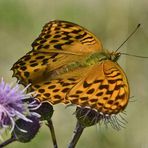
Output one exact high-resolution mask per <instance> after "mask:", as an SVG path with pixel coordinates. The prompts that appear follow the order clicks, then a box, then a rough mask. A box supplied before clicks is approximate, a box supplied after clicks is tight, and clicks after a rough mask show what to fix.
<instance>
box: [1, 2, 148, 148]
mask: <svg viewBox="0 0 148 148" xmlns="http://www.w3.org/2000/svg"><path fill="white" fill-rule="evenodd" d="M54 19H60V20H67V21H71V22H75V23H78V24H80V25H82V26H84V27H86V28H87V29H89V30H90V31H91V32H93V33H94V34H96V36H98V37H99V38H101V40H102V42H103V45H104V48H107V49H111V50H115V49H117V48H118V47H119V45H120V44H121V43H122V42H123V41H124V40H125V39H126V38H127V36H128V34H129V33H130V32H132V30H133V29H134V28H135V27H136V25H137V24H138V23H141V25H142V26H141V28H140V29H139V30H138V32H137V33H136V34H135V35H134V36H133V37H132V38H131V39H130V40H128V42H127V43H126V44H125V45H124V46H123V47H122V48H121V49H120V50H121V51H122V52H127V53H131V54H136V55H145V56H148V1H147V0H141V1H136V0H78V1H76V0H75V1H70V0H0V77H4V79H5V80H6V81H7V82H12V81H16V79H15V78H13V79H12V78H11V76H12V71H10V68H11V67H12V65H13V63H14V62H16V61H17V60H18V59H19V58H20V57H22V56H23V55H24V54H25V53H26V52H28V51H29V50H31V43H32V42H33V41H34V39H35V38H36V37H37V36H38V35H39V33H40V31H41V29H42V26H43V25H44V24H45V23H47V22H48V21H50V20H54ZM119 64H120V65H121V66H122V67H123V69H124V70H125V72H126V74H127V77H128V79H129V84H130V88H131V96H134V98H133V99H134V100H136V101H135V102H133V103H131V102H130V103H129V105H128V107H127V109H126V111H127V117H126V119H127V120H128V124H127V125H126V128H125V129H122V130H121V131H119V132H117V131H115V130H114V129H112V128H108V129H106V128H103V127H99V126H93V127H90V128H87V129H86V130H85V131H84V133H83V135H82V137H81V139H80V141H79V143H78V145H77V148H90V147H93V148H125V147H126V148H148V59H138V58H135V57H128V56H124V55H123V56H122V57H121V58H120V60H119ZM54 109H55V112H54V116H53V122H54V124H55V130H56V135H57V140H58V144H59V148H66V147H67V144H68V142H69V140H70V139H71V136H72V132H73V129H74V126H75V122H76V120H75V117H74V116H73V115H72V113H73V112H74V108H68V109H65V106H64V105H62V104H61V105H56V106H55V107H54ZM27 147H30V148H34V147H35V148H41V147H44V148H49V147H52V141H51V136H50V133H49V131H48V129H47V127H45V126H43V127H42V128H41V130H40V132H39V133H38V135H37V136H36V137H35V138H34V139H33V140H32V141H31V142H30V143H27V144H21V143H18V142H15V143H14V144H11V145H9V146H7V148H27Z"/></svg>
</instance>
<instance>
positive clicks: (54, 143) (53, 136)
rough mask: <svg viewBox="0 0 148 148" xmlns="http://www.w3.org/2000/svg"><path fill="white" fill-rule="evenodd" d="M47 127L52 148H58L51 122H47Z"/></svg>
mask: <svg viewBox="0 0 148 148" xmlns="http://www.w3.org/2000/svg"><path fill="white" fill-rule="evenodd" d="M47 126H48V127H49V129H50V133H51V137H52V142H53V147H54V148H58V144H57V140H56V135H55V131H54V126H53V123H52V120H49V121H48V123H47Z"/></svg>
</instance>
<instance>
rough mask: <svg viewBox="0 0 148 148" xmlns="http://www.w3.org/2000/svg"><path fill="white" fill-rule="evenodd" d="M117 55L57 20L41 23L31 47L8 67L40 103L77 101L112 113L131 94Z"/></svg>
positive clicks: (86, 33)
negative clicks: (38, 32)
mask: <svg viewBox="0 0 148 148" xmlns="http://www.w3.org/2000/svg"><path fill="white" fill-rule="evenodd" d="M119 57H120V53H118V52H114V51H113V52H109V51H108V50H105V49H104V48H103V46H102V43H101V41H100V40H99V39H98V38H97V37H96V36H95V35H93V34H92V33H91V32H90V31H88V30H87V29H85V28H83V27H81V26H79V25H77V24H74V23H71V22H67V21H61V20H55V21H50V22H49V23H47V24H46V25H45V26H44V27H43V29H42V31H41V34H40V35H39V37H38V38H37V39H36V40H35V41H34V42H33V43H32V50H31V51H29V52H28V53H27V54H26V55H25V56H23V57H22V58H20V59H19V60H18V61H17V62H16V63H15V64H14V65H13V67H12V70H13V76H15V77H17V79H18V80H19V81H20V83H21V84H23V85H24V86H27V85H28V84H31V85H30V87H29V91H34V92H35V93H36V96H35V97H36V99H37V100H38V101H40V102H44V101H48V102H49V103H50V104H52V105H54V104H57V103H64V104H75V105H77V106H79V107H88V108H91V109H93V110H95V111H97V112H100V113H102V114H104V115H112V114H117V113H119V112H122V111H123V110H124V109H125V107H126V106H127V104H128V101H129V95H130V90H129V84H128V80H127V77H126V75H125V73H124V71H123V70H122V68H121V67H120V66H119V64H118V63H117V60H118V58H119Z"/></svg>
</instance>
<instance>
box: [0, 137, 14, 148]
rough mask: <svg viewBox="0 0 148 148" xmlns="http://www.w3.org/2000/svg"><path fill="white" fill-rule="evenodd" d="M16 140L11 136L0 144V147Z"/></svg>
mask: <svg viewBox="0 0 148 148" xmlns="http://www.w3.org/2000/svg"><path fill="white" fill-rule="evenodd" d="M14 141H16V138H15V137H14V136H12V137H11V138H10V139H8V140H6V141H5V142H3V143H1V144H0V148H2V147H4V146H7V145H8V144H10V143H12V142H14Z"/></svg>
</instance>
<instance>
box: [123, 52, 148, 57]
mask: <svg viewBox="0 0 148 148" xmlns="http://www.w3.org/2000/svg"><path fill="white" fill-rule="evenodd" d="M121 54H122V55H126V56H131V57H136V58H145V59H147V58H148V56H139V55H135V54H129V53H122V52H121Z"/></svg>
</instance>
